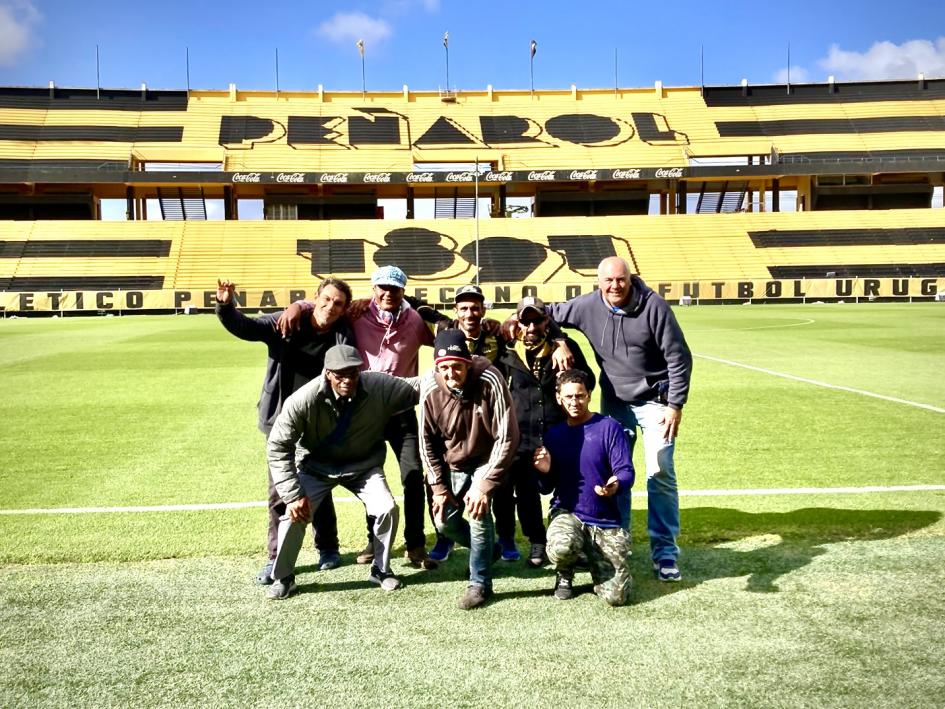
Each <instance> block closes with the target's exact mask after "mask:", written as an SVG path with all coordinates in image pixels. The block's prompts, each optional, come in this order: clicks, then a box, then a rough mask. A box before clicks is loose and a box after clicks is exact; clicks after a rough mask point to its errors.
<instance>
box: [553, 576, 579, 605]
mask: <svg viewBox="0 0 945 709" xmlns="http://www.w3.org/2000/svg"><path fill="white" fill-rule="evenodd" d="M554 595H555V598H557V599H558V600H559V601H570V600H571V599H572V598H574V576H573V575H572V574H568V573H562V572H561V571H559V572H558V575H557V576H556V577H555V591H554Z"/></svg>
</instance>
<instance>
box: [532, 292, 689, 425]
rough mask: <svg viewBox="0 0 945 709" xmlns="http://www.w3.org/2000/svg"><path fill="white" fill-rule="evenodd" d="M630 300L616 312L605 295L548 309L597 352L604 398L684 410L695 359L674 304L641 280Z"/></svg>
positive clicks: (586, 296) (592, 294)
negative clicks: (656, 402) (656, 403)
mask: <svg viewBox="0 0 945 709" xmlns="http://www.w3.org/2000/svg"><path fill="white" fill-rule="evenodd" d="M630 284H631V288H630V300H629V302H628V303H627V304H626V305H625V306H624V307H623V308H612V307H611V306H610V305H609V304H608V303H607V302H606V301H605V300H604V298H603V295H602V294H601V293H600V291H597V290H594V291H592V292H590V293H586V294H584V295H580V296H578V297H577V298H573V299H572V300H569V301H567V302H565V303H557V304H554V305H549V306H548V311H549V313H550V314H551V317H553V318H554V319H555V320H556V321H557V322H558V324H559V325H562V326H565V327H574V328H577V329H578V330H580V331H581V332H582V333H584V336H585V337H586V338H587V340H588V342H590V344H591V347H593V348H594V356H595V359H596V360H597V364H599V365H600V368H601V381H600V384H601V389H602V392H603V393H604V395H605V396H606V395H611V396H615V397H616V398H617V399H620V400H621V401H626V402H643V401H652V400H660V399H662V398H664V397H665V403H667V404H668V405H669V406H670V407H671V408H674V409H682V407H683V406H684V405H685V403H686V399H687V398H688V396H689V380H690V377H691V376H692V354H691V353H690V352H689V347H688V345H686V338H685V337H683V333H682V330H681V329H680V328H679V324H678V323H677V322H676V317H675V316H674V315H673V311H672V309H671V308H670V307H669V304H668V303H667V302H666V301H665V300H663V298H661V297H660V296H658V295H657V294H656V293H654V292H653V291H652V290H651V289H650V288H649V287H647V285H646V284H645V283H644V282H643V281H642V280H641V279H640V278H638V277H637V276H631V277H630Z"/></svg>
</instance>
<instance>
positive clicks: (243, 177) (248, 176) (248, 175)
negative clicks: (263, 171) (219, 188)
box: [233, 172, 261, 182]
mask: <svg viewBox="0 0 945 709" xmlns="http://www.w3.org/2000/svg"><path fill="white" fill-rule="evenodd" d="M260 177H261V175H260V173H258V172H237V173H236V174H235V175H233V182H259V181H260Z"/></svg>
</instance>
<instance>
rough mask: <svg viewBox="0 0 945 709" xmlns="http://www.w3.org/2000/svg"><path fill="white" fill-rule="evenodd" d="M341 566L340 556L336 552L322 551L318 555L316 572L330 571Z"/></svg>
mask: <svg viewBox="0 0 945 709" xmlns="http://www.w3.org/2000/svg"><path fill="white" fill-rule="evenodd" d="M339 566H341V554H339V553H338V552H337V551H322V552H319V553H318V570H319V571H331V570H332V569H337V568H338V567H339Z"/></svg>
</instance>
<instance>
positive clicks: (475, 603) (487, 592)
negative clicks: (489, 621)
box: [459, 583, 492, 611]
mask: <svg viewBox="0 0 945 709" xmlns="http://www.w3.org/2000/svg"><path fill="white" fill-rule="evenodd" d="M491 597H492V589H491V588H486V587H485V586H480V585H479V584H477V583H471V584H469V585H468V586H467V587H466V590H465V591H464V592H463V595H462V597H461V598H460V599H459V607H460V608H461V609H463V610H464V611H468V610H470V609H472V608H478V607H479V606H481V605H482V604H483V603H485V602H486V601H488V600H489V599H490V598H491Z"/></svg>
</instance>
